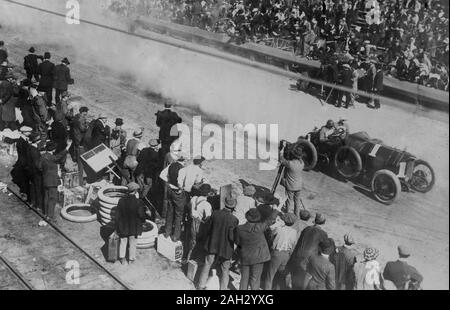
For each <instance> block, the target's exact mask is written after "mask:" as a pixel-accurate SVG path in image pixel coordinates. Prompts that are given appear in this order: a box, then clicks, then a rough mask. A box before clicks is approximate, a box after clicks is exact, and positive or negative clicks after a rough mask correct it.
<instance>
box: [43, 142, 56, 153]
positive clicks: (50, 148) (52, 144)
mask: <svg viewBox="0 0 450 310" xmlns="http://www.w3.org/2000/svg"><path fill="white" fill-rule="evenodd" d="M56 147H57V145H56V142H54V141H49V142H47V144H46V145H45V150H46V151H47V152H54V151H56Z"/></svg>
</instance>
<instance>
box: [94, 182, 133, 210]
mask: <svg viewBox="0 0 450 310" xmlns="http://www.w3.org/2000/svg"><path fill="white" fill-rule="evenodd" d="M127 193H128V189H127V187H126V186H107V187H104V188H102V189H100V190H99V191H98V194H97V195H98V200H99V201H100V204H102V202H103V203H105V204H109V205H114V206H117V204H118V203H119V199H120V198H122V197H124V196H125V195H126V194H127ZM108 194H114V195H113V196H112V197H111V196H108Z"/></svg>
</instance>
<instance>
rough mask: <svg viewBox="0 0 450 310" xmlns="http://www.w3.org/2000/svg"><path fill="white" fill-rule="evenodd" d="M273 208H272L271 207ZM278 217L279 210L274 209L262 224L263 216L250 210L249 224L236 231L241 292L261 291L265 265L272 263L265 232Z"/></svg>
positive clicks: (248, 212)
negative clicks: (268, 262)
mask: <svg viewBox="0 0 450 310" xmlns="http://www.w3.org/2000/svg"><path fill="white" fill-rule="evenodd" d="M270 207H271V206H270ZM277 216H278V210H277V209H274V210H273V211H272V214H271V215H270V216H269V217H268V218H267V219H266V220H265V221H264V222H261V214H260V212H259V211H258V210H257V209H256V208H253V209H250V210H249V211H247V213H246V214H245V218H246V219H247V223H245V224H244V225H240V226H238V227H237V229H236V234H235V242H236V244H237V246H238V249H239V253H240V262H241V283H240V288H239V289H240V290H248V286H249V284H250V288H251V290H259V289H260V283H261V274H262V271H263V267H264V263H265V262H267V261H270V258H271V256H270V251H269V246H268V245H267V240H266V237H265V235H264V233H265V231H266V230H267V229H268V228H269V226H270V225H272V223H273V221H274V220H275V218H276V217H277Z"/></svg>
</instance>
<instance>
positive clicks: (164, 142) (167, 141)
mask: <svg viewBox="0 0 450 310" xmlns="http://www.w3.org/2000/svg"><path fill="white" fill-rule="evenodd" d="M164 108H165V109H164V110H163V111H158V112H157V113H156V125H157V126H158V127H159V142H160V143H161V149H162V151H163V154H164V155H165V154H167V153H168V152H169V151H170V145H171V144H172V142H173V141H175V140H176V139H177V138H178V132H175V131H174V130H172V127H173V126H174V125H176V124H180V123H181V122H182V119H181V117H179V116H178V114H177V113H176V112H174V111H172V105H171V104H169V103H166V104H164Z"/></svg>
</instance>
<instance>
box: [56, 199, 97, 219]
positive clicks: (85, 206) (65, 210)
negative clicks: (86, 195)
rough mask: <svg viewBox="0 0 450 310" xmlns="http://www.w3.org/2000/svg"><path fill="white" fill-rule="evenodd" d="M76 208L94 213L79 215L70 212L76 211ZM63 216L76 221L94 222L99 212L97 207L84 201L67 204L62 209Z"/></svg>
mask: <svg viewBox="0 0 450 310" xmlns="http://www.w3.org/2000/svg"><path fill="white" fill-rule="evenodd" d="M75 210H88V211H90V212H91V213H92V215H88V216H79V215H72V214H70V212H71V211H75ZM61 216H62V217H63V218H64V219H66V220H68V221H70V222H74V223H90V222H94V221H96V220H97V212H96V210H95V208H94V207H92V206H91V205H89V204H84V203H78V204H71V205H68V206H65V207H64V208H62V210H61Z"/></svg>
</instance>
